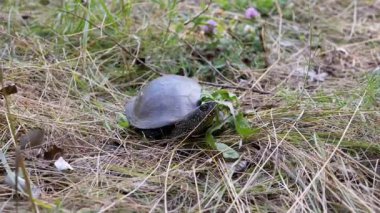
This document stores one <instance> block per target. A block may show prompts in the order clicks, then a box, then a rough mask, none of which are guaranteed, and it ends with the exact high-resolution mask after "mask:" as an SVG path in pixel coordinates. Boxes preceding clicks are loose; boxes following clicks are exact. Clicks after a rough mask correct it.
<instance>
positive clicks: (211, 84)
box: [199, 81, 272, 95]
mask: <svg viewBox="0 0 380 213" xmlns="http://www.w3.org/2000/svg"><path fill="white" fill-rule="evenodd" d="M199 83H201V84H204V85H209V86H213V87H221V88H228V89H238V90H251V91H252V92H256V93H259V94H265V95H268V94H272V93H271V92H267V91H262V90H259V89H255V88H248V87H240V86H234V85H225V84H217V83H212V82H206V81H199Z"/></svg>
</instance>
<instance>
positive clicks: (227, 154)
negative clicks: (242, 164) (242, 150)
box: [216, 143, 239, 159]
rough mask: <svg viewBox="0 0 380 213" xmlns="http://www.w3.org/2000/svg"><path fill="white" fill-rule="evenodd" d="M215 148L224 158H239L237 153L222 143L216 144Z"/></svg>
mask: <svg viewBox="0 0 380 213" xmlns="http://www.w3.org/2000/svg"><path fill="white" fill-rule="evenodd" d="M216 148H217V150H218V151H220V152H222V153H223V157H224V158H227V159H237V158H239V153H238V152H237V151H235V150H234V149H232V148H231V147H229V146H227V145H226V144H224V143H216Z"/></svg>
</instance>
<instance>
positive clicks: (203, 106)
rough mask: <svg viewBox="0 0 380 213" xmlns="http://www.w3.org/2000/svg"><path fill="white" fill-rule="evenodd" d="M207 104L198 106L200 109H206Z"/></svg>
mask: <svg viewBox="0 0 380 213" xmlns="http://www.w3.org/2000/svg"><path fill="white" fill-rule="evenodd" d="M208 106H209V105H208V104H202V105H201V106H200V107H199V108H200V109H201V110H202V111H207V110H208Z"/></svg>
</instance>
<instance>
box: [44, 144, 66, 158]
mask: <svg viewBox="0 0 380 213" xmlns="http://www.w3.org/2000/svg"><path fill="white" fill-rule="evenodd" d="M62 153H63V149H62V148H59V147H58V146H56V145H53V146H52V147H50V148H48V150H46V151H45V152H44V159H45V160H55V159H58V158H59V157H61V155H62Z"/></svg>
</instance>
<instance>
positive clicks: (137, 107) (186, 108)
mask: <svg viewBox="0 0 380 213" xmlns="http://www.w3.org/2000/svg"><path fill="white" fill-rule="evenodd" d="M201 90H202V88H201V86H200V85H199V84H198V82H197V81H196V80H194V79H192V78H189V77H185V76H180V75H173V74H168V75H163V76H161V77H158V78H156V79H154V80H152V81H151V82H149V83H148V84H146V85H145V86H144V87H143V88H142V89H141V91H140V92H139V93H138V95H137V96H135V97H133V98H132V99H131V100H130V101H129V102H128V103H127V104H126V106H125V110H124V114H125V116H126V118H127V119H128V121H129V123H130V125H131V126H132V127H133V129H135V130H136V131H137V132H139V133H142V134H143V135H144V136H145V137H146V138H150V139H163V138H177V137H183V136H193V137H194V136H199V135H202V134H203V133H204V132H205V131H206V130H207V128H209V127H210V126H211V125H212V122H213V119H214V117H215V115H216V108H217V103H216V102H214V101H210V102H205V103H202V102H201Z"/></svg>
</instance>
